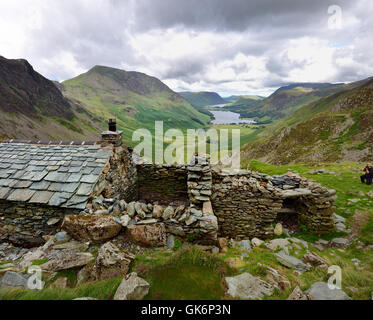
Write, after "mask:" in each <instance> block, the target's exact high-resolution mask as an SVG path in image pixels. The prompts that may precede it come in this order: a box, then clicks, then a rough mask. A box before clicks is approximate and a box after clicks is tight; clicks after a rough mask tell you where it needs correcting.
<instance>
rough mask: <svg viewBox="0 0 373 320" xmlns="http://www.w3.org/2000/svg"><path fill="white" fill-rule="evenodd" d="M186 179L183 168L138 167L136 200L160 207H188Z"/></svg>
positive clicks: (185, 172) (163, 166)
mask: <svg viewBox="0 0 373 320" xmlns="http://www.w3.org/2000/svg"><path fill="white" fill-rule="evenodd" d="M187 178H188V172H187V170H186V167H185V166H181V165H180V166H166V165H153V164H143V165H139V166H138V167H137V179H138V180H137V182H138V200H142V201H145V202H148V203H154V202H158V203H159V204H161V205H169V204H172V203H174V204H175V205H176V206H177V205H183V204H184V205H188V203H189V199H188V189H187Z"/></svg>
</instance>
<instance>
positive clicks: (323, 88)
mask: <svg viewBox="0 0 373 320" xmlns="http://www.w3.org/2000/svg"><path fill="white" fill-rule="evenodd" d="M354 85H355V87H356V86H357V85H358V83H355V84H347V85H345V84H329V83H298V84H293V85H290V86H286V87H282V88H280V89H278V90H277V91H275V92H274V93H273V94H272V95H270V96H269V97H268V98H266V99H264V100H262V101H258V102H257V103H253V102H252V101H249V103H248V104H247V105H241V106H240V108H236V112H239V113H240V114H241V117H243V118H254V119H256V120H257V121H266V122H273V121H277V120H279V119H282V118H285V117H286V116H288V115H290V114H291V113H293V112H294V111H296V110H298V109H299V108H300V107H302V106H305V105H307V104H309V103H311V102H313V101H317V100H319V99H320V98H323V97H327V96H330V95H333V94H335V93H337V92H341V91H345V90H348V89H351V88H353V87H354Z"/></svg>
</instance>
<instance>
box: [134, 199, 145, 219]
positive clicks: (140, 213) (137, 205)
mask: <svg viewBox="0 0 373 320" xmlns="http://www.w3.org/2000/svg"><path fill="white" fill-rule="evenodd" d="M135 210H136V213H137V215H138V216H139V217H140V218H143V219H144V218H145V216H146V213H145V212H144V210H143V204H142V203H140V202H136V203H135Z"/></svg>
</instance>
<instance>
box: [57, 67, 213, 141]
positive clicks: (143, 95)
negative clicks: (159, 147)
mask: <svg viewBox="0 0 373 320" xmlns="http://www.w3.org/2000/svg"><path fill="white" fill-rule="evenodd" d="M62 92H63V94H64V95H65V96H66V97H68V98H70V99H71V100H73V101H76V102H78V103H79V104H80V105H81V106H83V107H84V108H85V109H87V110H89V112H91V113H92V114H94V115H95V116H96V117H98V118H99V119H101V121H105V120H107V119H108V118H113V117H116V118H117V123H118V127H119V129H120V130H123V131H124V135H123V136H124V142H125V143H126V144H128V145H133V143H132V133H133V131H135V130H136V129H138V128H146V129H149V130H151V131H153V130H154V122H155V121H164V126H165V130H166V129H169V128H178V129H186V128H200V127H203V126H205V125H206V124H207V123H208V122H209V121H210V118H209V117H208V116H207V115H205V114H202V113H200V112H198V111H197V110H196V109H195V108H193V107H192V106H191V105H190V104H189V103H188V102H187V101H185V100H184V99H183V98H182V97H181V96H179V95H178V94H176V93H175V92H173V91H172V90H171V89H170V88H168V87H167V86H166V85H165V84H163V83H162V82H161V81H160V80H158V79H156V78H154V77H149V76H147V75H145V74H142V73H138V72H126V71H123V70H119V69H113V68H108V67H101V66H96V67H94V68H93V69H91V70H90V71H88V72H87V73H85V74H82V75H80V76H78V77H76V78H73V79H70V80H67V81H64V82H63V83H62Z"/></svg>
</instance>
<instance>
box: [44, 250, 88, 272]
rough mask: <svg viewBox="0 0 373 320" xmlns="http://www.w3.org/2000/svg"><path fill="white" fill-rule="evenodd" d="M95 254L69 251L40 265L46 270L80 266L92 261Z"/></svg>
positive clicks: (60, 269)
mask: <svg viewBox="0 0 373 320" xmlns="http://www.w3.org/2000/svg"><path fill="white" fill-rule="evenodd" d="M92 259H93V255H92V254H90V253H86V252H80V253H69V254H66V255H65V256H63V257H62V258H56V259H52V260H50V261H48V262H46V263H44V264H42V265H41V266H40V268H41V269H42V270H46V271H62V270H68V269H73V268H78V267H83V266H85V265H87V264H88V263H89V262H90V261H92Z"/></svg>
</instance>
